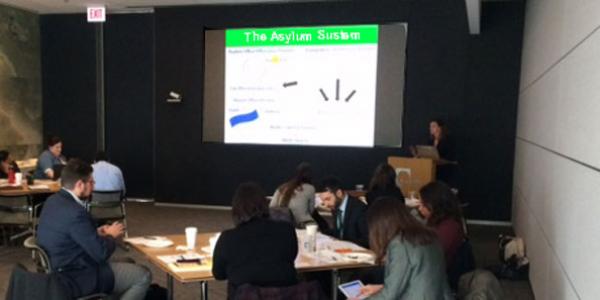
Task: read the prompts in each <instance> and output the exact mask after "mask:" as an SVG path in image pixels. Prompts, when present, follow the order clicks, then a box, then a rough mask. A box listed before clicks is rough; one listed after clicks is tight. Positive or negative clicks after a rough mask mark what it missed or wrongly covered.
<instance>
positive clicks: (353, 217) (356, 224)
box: [326, 196, 369, 248]
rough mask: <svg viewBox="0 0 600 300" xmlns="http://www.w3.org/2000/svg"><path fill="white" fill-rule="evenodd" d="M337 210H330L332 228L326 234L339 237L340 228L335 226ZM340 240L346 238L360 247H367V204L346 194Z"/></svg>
mask: <svg viewBox="0 0 600 300" xmlns="http://www.w3.org/2000/svg"><path fill="white" fill-rule="evenodd" d="M337 214H338V210H334V211H333V212H332V215H333V220H334V222H333V228H332V229H330V230H329V232H326V233H327V234H329V235H331V236H334V237H337V238H340V229H339V228H338V227H337V222H335V220H337ZM342 230H343V235H342V238H341V239H342V240H347V241H350V242H353V243H355V244H358V245H360V246H362V247H366V248H368V247H369V231H368V230H367V205H365V204H364V203H363V202H362V201H360V200H358V199H357V198H354V197H350V196H348V203H347V204H346V211H345V212H344V223H343V226H342Z"/></svg>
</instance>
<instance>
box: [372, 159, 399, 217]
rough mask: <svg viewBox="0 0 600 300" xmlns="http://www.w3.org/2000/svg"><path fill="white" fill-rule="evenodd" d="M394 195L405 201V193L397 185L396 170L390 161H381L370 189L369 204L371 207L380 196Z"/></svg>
mask: <svg viewBox="0 0 600 300" xmlns="http://www.w3.org/2000/svg"><path fill="white" fill-rule="evenodd" d="M386 196H388V197H393V198H396V199H398V200H399V201H401V202H402V203H404V195H402V191H401V190H400V189H399V188H398V187H397V186H396V171H394V168H393V167H392V166H390V165H389V164H388V163H381V164H379V165H378V166H377V168H375V172H374V173H373V177H372V178H371V182H370V183H369V191H368V192H367V205H368V206H369V207H370V206H371V205H372V204H373V203H374V202H375V201H376V200H377V199H378V198H380V197H386Z"/></svg>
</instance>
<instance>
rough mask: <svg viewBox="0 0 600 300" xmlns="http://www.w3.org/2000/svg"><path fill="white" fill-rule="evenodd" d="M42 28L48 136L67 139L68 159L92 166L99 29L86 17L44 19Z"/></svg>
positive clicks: (41, 18)
mask: <svg viewBox="0 0 600 300" xmlns="http://www.w3.org/2000/svg"><path fill="white" fill-rule="evenodd" d="M40 26H41V44H42V45H41V48H42V98H43V101H42V102H43V104H42V107H43V119H44V121H43V124H44V134H45V135H48V134H53V135H58V136H60V137H62V139H63V144H64V145H63V154H64V155H66V156H67V157H68V158H70V157H80V158H83V159H86V160H92V159H93V157H94V153H95V151H96V142H97V135H96V39H95V26H94V25H93V24H89V23H87V22H86V20H85V16H83V15H42V16H41V17H40ZM45 142H46V139H44V143H45Z"/></svg>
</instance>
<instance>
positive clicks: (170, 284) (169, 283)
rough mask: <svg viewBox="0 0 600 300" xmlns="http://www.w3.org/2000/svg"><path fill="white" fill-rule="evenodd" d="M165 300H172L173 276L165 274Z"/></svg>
mask: <svg viewBox="0 0 600 300" xmlns="http://www.w3.org/2000/svg"><path fill="white" fill-rule="evenodd" d="M167 300H173V276H171V274H169V273H167Z"/></svg>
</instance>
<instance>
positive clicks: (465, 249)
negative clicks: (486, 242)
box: [448, 238, 475, 290]
mask: <svg viewBox="0 0 600 300" xmlns="http://www.w3.org/2000/svg"><path fill="white" fill-rule="evenodd" d="M473 270H475V256H474V255H473V247H472V246H471V242H470V241H469V239H468V238H466V239H465V240H464V241H463V243H462V244H461V245H460V247H458V250H457V251H456V257H454V261H453V263H452V265H451V266H450V267H449V268H448V283H449V284H450V288H452V290H456V288H457V286H458V280H459V278H460V276H462V275H463V274H465V273H468V272H471V271H473Z"/></svg>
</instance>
